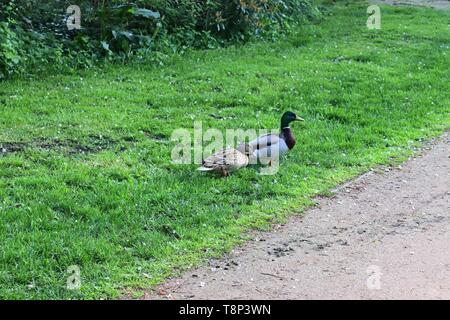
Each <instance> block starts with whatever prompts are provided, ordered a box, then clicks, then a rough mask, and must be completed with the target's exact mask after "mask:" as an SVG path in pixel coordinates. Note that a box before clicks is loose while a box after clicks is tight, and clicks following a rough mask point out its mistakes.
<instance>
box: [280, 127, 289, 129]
mask: <svg viewBox="0 0 450 320" xmlns="http://www.w3.org/2000/svg"><path fill="white" fill-rule="evenodd" d="M290 128H291V127H282V128H281V129H290Z"/></svg>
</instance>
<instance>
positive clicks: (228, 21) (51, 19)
mask: <svg viewBox="0 0 450 320" xmlns="http://www.w3.org/2000/svg"><path fill="white" fill-rule="evenodd" d="M71 4H73V1H69V0H59V1H55V0H9V1H6V2H5V3H3V4H0V9H1V10H0V21H1V23H0V77H3V78H4V77H7V76H10V75H11V74H14V73H16V74H20V73H23V72H25V71H28V70H39V69H42V68H45V66H46V65H48V64H53V65H66V66H69V67H89V66H90V65H92V63H93V62H94V61H96V60H98V59H100V58H106V59H110V60H116V59H120V60H125V59H128V58H129V57H131V56H136V55H137V56H139V57H141V58H144V57H147V56H148V55H149V54H152V52H158V51H162V52H167V51H172V52H173V51H183V50H185V49H187V48H215V47H218V46H222V45H226V44H228V43H230V42H236V41H247V40H248V39H251V38H252V37H260V38H270V39H276V38H277V37H279V36H280V35H282V34H284V33H286V32H288V31H289V29H290V28H291V27H292V26H293V25H295V24H298V23H300V22H301V21H303V20H304V19H308V18H312V17H315V16H317V15H318V11H317V9H316V8H315V7H314V6H313V5H312V4H311V3H310V2H309V0H136V1H134V2H129V1H119V0H116V1H114V0H90V1H87V0H84V1H78V5H79V6H80V8H81V18H82V19H81V20H82V21H81V26H82V28H81V30H72V31H71V30H68V28H67V25H66V20H67V18H68V16H69V14H67V13H66V9H67V7H69V6H70V5H71Z"/></svg>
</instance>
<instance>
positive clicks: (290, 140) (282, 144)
mask: <svg viewBox="0 0 450 320" xmlns="http://www.w3.org/2000/svg"><path fill="white" fill-rule="evenodd" d="M292 121H304V120H303V119H302V118H300V117H298V116H297V115H296V114H295V113H293V112H291V111H287V112H285V113H284V114H283V116H282V117H281V126H280V127H281V128H280V133H279V134H266V135H263V136H260V137H258V138H256V139H255V140H252V141H250V142H249V143H248V145H249V146H250V148H251V150H253V152H252V154H251V155H250V163H260V164H265V165H267V164H268V165H272V162H274V161H277V162H278V160H279V159H280V157H281V156H283V155H285V154H286V153H288V152H289V150H292V148H294V146H295V142H296V141H295V137H294V134H293V133H292V130H291V128H290V127H289V124H290V123H291V122H292Z"/></svg>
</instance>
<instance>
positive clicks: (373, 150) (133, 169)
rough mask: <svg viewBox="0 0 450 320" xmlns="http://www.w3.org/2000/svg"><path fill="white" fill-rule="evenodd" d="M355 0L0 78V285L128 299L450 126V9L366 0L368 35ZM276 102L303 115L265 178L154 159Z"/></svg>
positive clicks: (270, 117) (259, 123) (276, 108)
mask: <svg viewBox="0 0 450 320" xmlns="http://www.w3.org/2000/svg"><path fill="white" fill-rule="evenodd" d="M366 8H367V6H366V5H364V4H356V5H355V4H353V5H341V6H338V7H335V8H333V9H332V10H331V13H332V15H330V16H328V17H327V18H326V20H325V21H324V22H322V23H321V24H319V25H313V26H305V27H304V28H303V29H302V30H299V33H298V34H297V35H292V36H290V37H289V39H287V40H286V41H283V42H280V43H274V44H267V43H255V44H250V45H246V46H242V47H231V48H227V49H221V50H215V51H199V52H192V53H190V54H188V55H187V56H183V57H179V56H173V57H171V58H170V59H169V60H168V61H166V64H165V66H157V65H154V66H153V65H148V64H145V63H141V64H134V65H128V66H109V67H107V68H106V69H104V70H103V71H98V70H97V71H95V70H91V71H84V72H81V73H79V74H72V75H57V76H50V75H49V76H42V77H41V78H35V79H34V80H14V81H9V82H4V83H1V84H0V86H1V87H0V110H1V117H0V145H2V146H3V149H5V150H7V152H6V153H5V152H3V153H0V243H1V246H0V297H1V298H39V299H41V298H52V299H53V298H114V297H118V296H120V295H123V294H128V293H132V295H133V296H136V295H139V293H140V292H141V290H144V289H148V288H149V287H150V286H151V285H154V284H156V283H159V282H161V281H162V280H164V278H166V277H167V276H169V275H173V274H176V273H178V272H180V271H182V270H184V269H186V268H188V267H191V266H195V265H198V264H199V263H200V262H201V261H202V260H203V259H205V258H207V257H212V256H218V255H220V254H221V253H223V252H225V251H227V250H229V249H230V248H232V246H233V245H236V244H237V243H239V242H240V241H242V239H244V238H245V237H243V236H242V235H243V234H245V231H246V230H249V229H251V228H267V227H268V226H270V223H271V222H273V221H276V220H282V219H283V218H285V217H286V216H287V215H289V214H295V213H300V212H301V211H302V210H303V209H304V208H305V207H307V206H308V205H310V204H311V199H312V198H313V197H314V196H315V195H317V194H321V193H323V194H326V193H327V191H328V190H330V188H332V187H333V186H335V185H337V184H338V183H340V182H343V181H345V180H347V179H350V178H351V177H354V176H355V175H357V174H359V173H362V172H364V171H366V170H368V169H369V168H371V167H373V166H375V165H377V164H384V163H390V162H393V161H399V160H402V159H405V157H406V156H407V155H408V154H410V153H411V149H412V147H413V146H417V145H418V144H420V142H421V141H423V139H425V138H429V137H431V136H435V135H438V134H439V133H441V132H442V131H443V130H445V129H446V128H448V127H449V125H450V121H449V118H450V117H449V111H450V109H449V105H450V104H449V102H450V101H449V94H448V92H449V91H450V87H449V83H450V77H449V76H450V72H449V68H448V66H449V62H450V59H449V45H450V36H449V27H448V23H449V20H450V19H449V18H450V15H449V12H438V11H433V10H429V9H417V8H409V7H407V8H403V7H382V29H381V30H368V29H367V28H366V27H365V23H366V19H367V15H366ZM285 110H292V111H295V112H296V113H297V114H299V115H301V116H302V117H304V118H305V119H306V122H305V123H304V125H297V124H294V125H293V128H294V132H295V133H296V136H297V138H298V144H297V146H296V148H295V149H294V150H293V151H292V152H291V153H290V154H289V156H288V157H287V159H286V160H285V161H284V162H283V163H282V165H281V168H280V170H279V172H278V174H276V175H274V176H261V175H258V173H257V171H256V170H254V169H252V168H246V169H243V170H241V171H239V172H237V173H236V174H234V175H232V176H231V177H229V178H227V179H218V178H213V177H210V176H208V175H203V174H200V173H198V172H196V171H195V168H196V166H195V165H175V164H172V163H171V162H170V152H171V150H172V148H173V147H174V143H173V142H172V141H170V136H171V133H172V132H173V130H175V129H177V128H188V129H192V128H193V122H194V120H195V121H203V128H204V129H207V128H220V129H222V130H225V129H226V128H254V129H260V128H268V129H272V128H276V127H277V126H278V123H279V117H280V115H281V113H282V112H283V111H285ZM211 114H213V115H214V116H211ZM71 265H78V266H79V267H80V269H81V277H82V287H81V290H79V291H69V290H67V289H66V279H67V277H68V274H67V272H66V270H67V268H68V267H69V266H71Z"/></svg>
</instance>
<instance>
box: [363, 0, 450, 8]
mask: <svg viewBox="0 0 450 320" xmlns="http://www.w3.org/2000/svg"><path fill="white" fill-rule="evenodd" d="M371 2H372V3H375V4H389V5H407V6H408V5H409V6H421V7H431V8H435V9H440V10H449V9H450V1H448V0H371Z"/></svg>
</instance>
